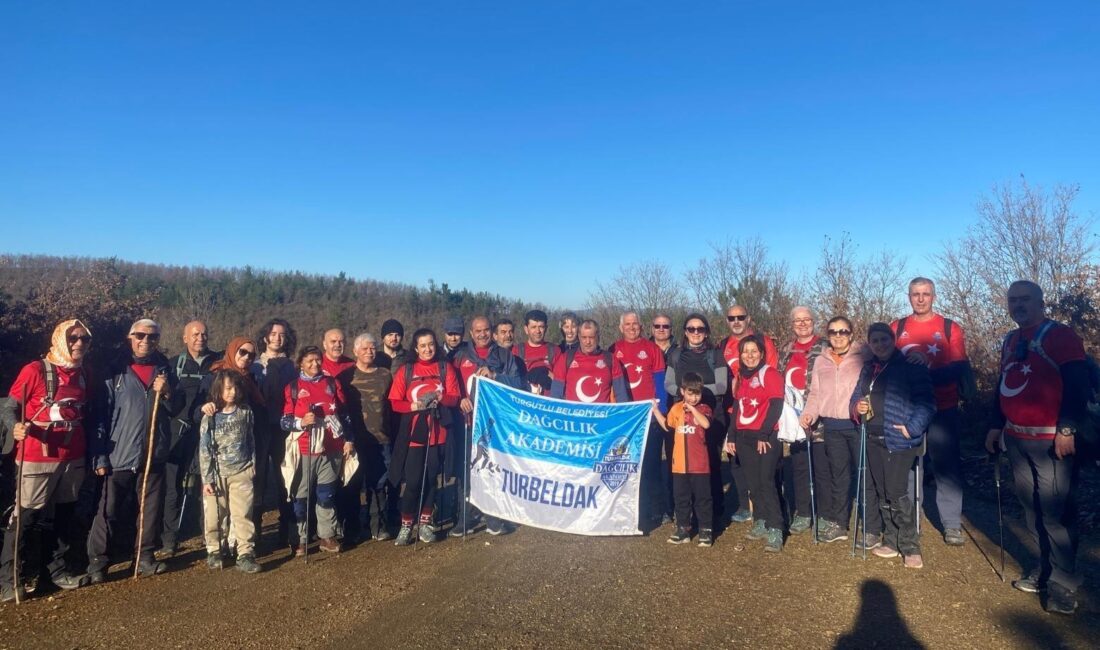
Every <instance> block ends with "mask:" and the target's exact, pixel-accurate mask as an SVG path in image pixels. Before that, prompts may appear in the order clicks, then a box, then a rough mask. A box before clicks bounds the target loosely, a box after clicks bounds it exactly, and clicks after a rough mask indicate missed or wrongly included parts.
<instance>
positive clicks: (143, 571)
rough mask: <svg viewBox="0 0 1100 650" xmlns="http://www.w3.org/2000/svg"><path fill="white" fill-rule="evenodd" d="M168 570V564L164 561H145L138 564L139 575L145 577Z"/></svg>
mask: <svg viewBox="0 0 1100 650" xmlns="http://www.w3.org/2000/svg"><path fill="white" fill-rule="evenodd" d="M167 570H168V565H167V564H165V563H164V562H157V561H156V560H151V561H145V562H141V563H139V564H138V571H137V574H138V577H141V578H145V577H148V576H155V575H160V574H162V573H164V572H165V571H167Z"/></svg>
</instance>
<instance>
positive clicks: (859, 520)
mask: <svg viewBox="0 0 1100 650" xmlns="http://www.w3.org/2000/svg"><path fill="white" fill-rule="evenodd" d="M866 444H867V423H866V422H863V421H861V422H860V424H859V460H858V462H857V463H856V508H855V509H856V520H855V526H853V527H852V552H851V556H850V557H853V558H854V557H855V556H856V542H857V541H858V540H859V533H860V525H861V524H862V526H863V528H862V530H863V531H864V534H866V530H867V522H866V519H865V517H866V515H867V507H866V504H865V503H864V500H865V498H866V496H867V495H866V491H867V486H866V485H864V482H865V480H866V479H865V478H864V475H863V474H864V472H863V470H864V467H863V464H864V461H865V458H866V456H865V455H864V454H865V453H866V451H867V449H866ZM864 546H866V540H864ZM863 559H865V560H866V559H867V555H866V551H865V552H864V556H863Z"/></svg>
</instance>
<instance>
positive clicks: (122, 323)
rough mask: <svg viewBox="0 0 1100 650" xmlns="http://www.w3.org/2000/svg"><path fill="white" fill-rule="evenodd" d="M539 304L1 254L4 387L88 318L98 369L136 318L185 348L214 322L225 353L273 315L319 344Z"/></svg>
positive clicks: (519, 311)
mask: <svg viewBox="0 0 1100 650" xmlns="http://www.w3.org/2000/svg"><path fill="white" fill-rule="evenodd" d="M531 307H532V305H529V304H527V303H523V302H520V301H517V300H512V299H509V298H505V297H503V296H499V295H495V294H491V293H487V292H484V291H481V292H473V291H470V290H468V289H461V290H452V289H451V288H450V287H449V286H448V285H447V284H446V283H443V284H439V285H436V284H435V283H429V285H428V286H427V287H424V288H422V287H414V286H411V285H406V284H400V283H393V282H379V281H375V280H354V279H351V278H348V277H347V276H346V275H345V274H343V273H341V274H340V275H338V276H335V277H334V276H322V275H308V274H304V273H299V272H272V271H259V270H255V269H252V268H249V267H245V268H240V269H206V268H196V267H181V266H165V265H159V264H145V263H135V262H126V261H122V260H118V259H91V258H77V257H52V256H42V255H4V256H0V390H6V389H7V386H9V385H10V384H11V381H12V380H13V378H14V377H13V375H14V373H15V372H17V370H18V368H19V367H20V366H21V365H22V364H23V363H26V362H27V361H28V360H30V359H33V358H36V357H38V356H41V355H42V354H43V353H44V352H45V350H46V349H47V347H48V346H49V337H50V333H51V332H52V330H53V327H54V326H55V325H56V324H57V323H58V322H59V321H61V320H62V319H64V318H71V317H74V316H75V317H80V318H82V319H84V320H85V321H86V322H87V324H88V326H89V327H91V328H92V331H93V333H94V335H95V341H96V345H95V348H94V353H93V355H92V356H91V358H90V361H91V363H92V364H93V366H95V365H97V364H99V363H100V362H102V361H105V360H106V359H107V358H108V357H109V356H111V355H113V354H114V353H116V351H117V350H118V349H119V346H120V344H122V343H123V342H124V340H125V336H126V333H127V328H128V327H129V324H130V323H131V322H133V321H134V320H136V319H137V318H140V317H145V316H148V317H152V318H155V319H157V320H158V321H159V322H160V323H161V325H162V327H163V328H164V331H163V335H164V336H163V342H162V349H164V350H166V351H167V352H169V353H175V352H178V351H179V350H180V349H182V342H181V336H182V330H183V326H184V324H185V323H186V322H187V321H189V320H192V319H194V318H199V319H202V320H204V321H206V323H207V325H208V327H209V328H210V333H211V341H210V345H211V347H213V348H215V349H221V348H222V347H224V345H225V343H226V342H227V341H228V340H229V339H230V338H231V337H233V336H235V335H237V334H248V335H254V334H255V332H256V331H257V330H258V329H259V328H260V326H261V325H263V323H264V322H265V321H266V320H268V319H269V318H272V317H276V316H277V317H280V318H285V319H287V320H288V321H290V323H291V324H292V325H293V326H294V328H295V330H296V331H297V334H298V340H299V342H300V344H301V343H303V342H304V343H315V342H319V341H320V339H321V335H322V334H323V332H324V331H325V330H326V329H329V328H331V327H340V328H343V329H344V330H345V331H347V332H348V333H349V335H354V334H356V333H359V332H362V331H370V332H372V333H374V334H375V335H379V334H380V330H381V327H382V322H383V321H384V320H385V319H387V318H396V319H398V320H400V321H401V322H402V323H403V324H404V326H405V328H406V334H412V331H413V330H414V329H415V328H417V327H420V326H425V327H434V328H438V327H439V326H440V325H441V324H442V322H443V319H444V318H446V317H447V316H449V315H459V316H462V317H464V318H466V319H467V321H468V320H469V318H471V317H472V316H473V315H475V314H488V315H489V316H490V317H492V318H494V319H497V318H506V317H510V318H513V319H515V320H516V321H517V322H518V320H519V319H520V318H522V316H523V314H524V313H525V312H526V310H527V309H530V308H531Z"/></svg>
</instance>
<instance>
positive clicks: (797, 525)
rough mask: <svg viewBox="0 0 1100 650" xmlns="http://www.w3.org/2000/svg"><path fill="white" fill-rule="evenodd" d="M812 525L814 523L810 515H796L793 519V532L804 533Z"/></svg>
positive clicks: (791, 529)
mask: <svg viewBox="0 0 1100 650" xmlns="http://www.w3.org/2000/svg"><path fill="white" fill-rule="evenodd" d="M811 525H813V522H812V521H811V520H810V518H809V517H803V516H801V515H796V516H795V517H794V518H792V519H791V526H790V531H791V534H792V535H798V534H799V533H804V532H806V531H807V530H809V529H810V526H811Z"/></svg>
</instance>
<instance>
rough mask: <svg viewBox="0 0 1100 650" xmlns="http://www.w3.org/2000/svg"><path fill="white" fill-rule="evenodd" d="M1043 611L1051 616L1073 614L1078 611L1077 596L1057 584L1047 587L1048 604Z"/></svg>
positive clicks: (1052, 583)
mask: <svg viewBox="0 0 1100 650" xmlns="http://www.w3.org/2000/svg"><path fill="white" fill-rule="evenodd" d="M1043 609H1045V610H1047V611H1048V612H1050V613H1051V614H1066V615H1069V614H1072V613H1074V612H1075V611H1077V594H1076V593H1074V592H1072V591H1070V590H1069V589H1066V588H1065V587H1063V586H1062V585H1060V584H1058V583H1057V582H1051V583H1050V584H1049V585H1047V602H1046V603H1044V604H1043Z"/></svg>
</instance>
